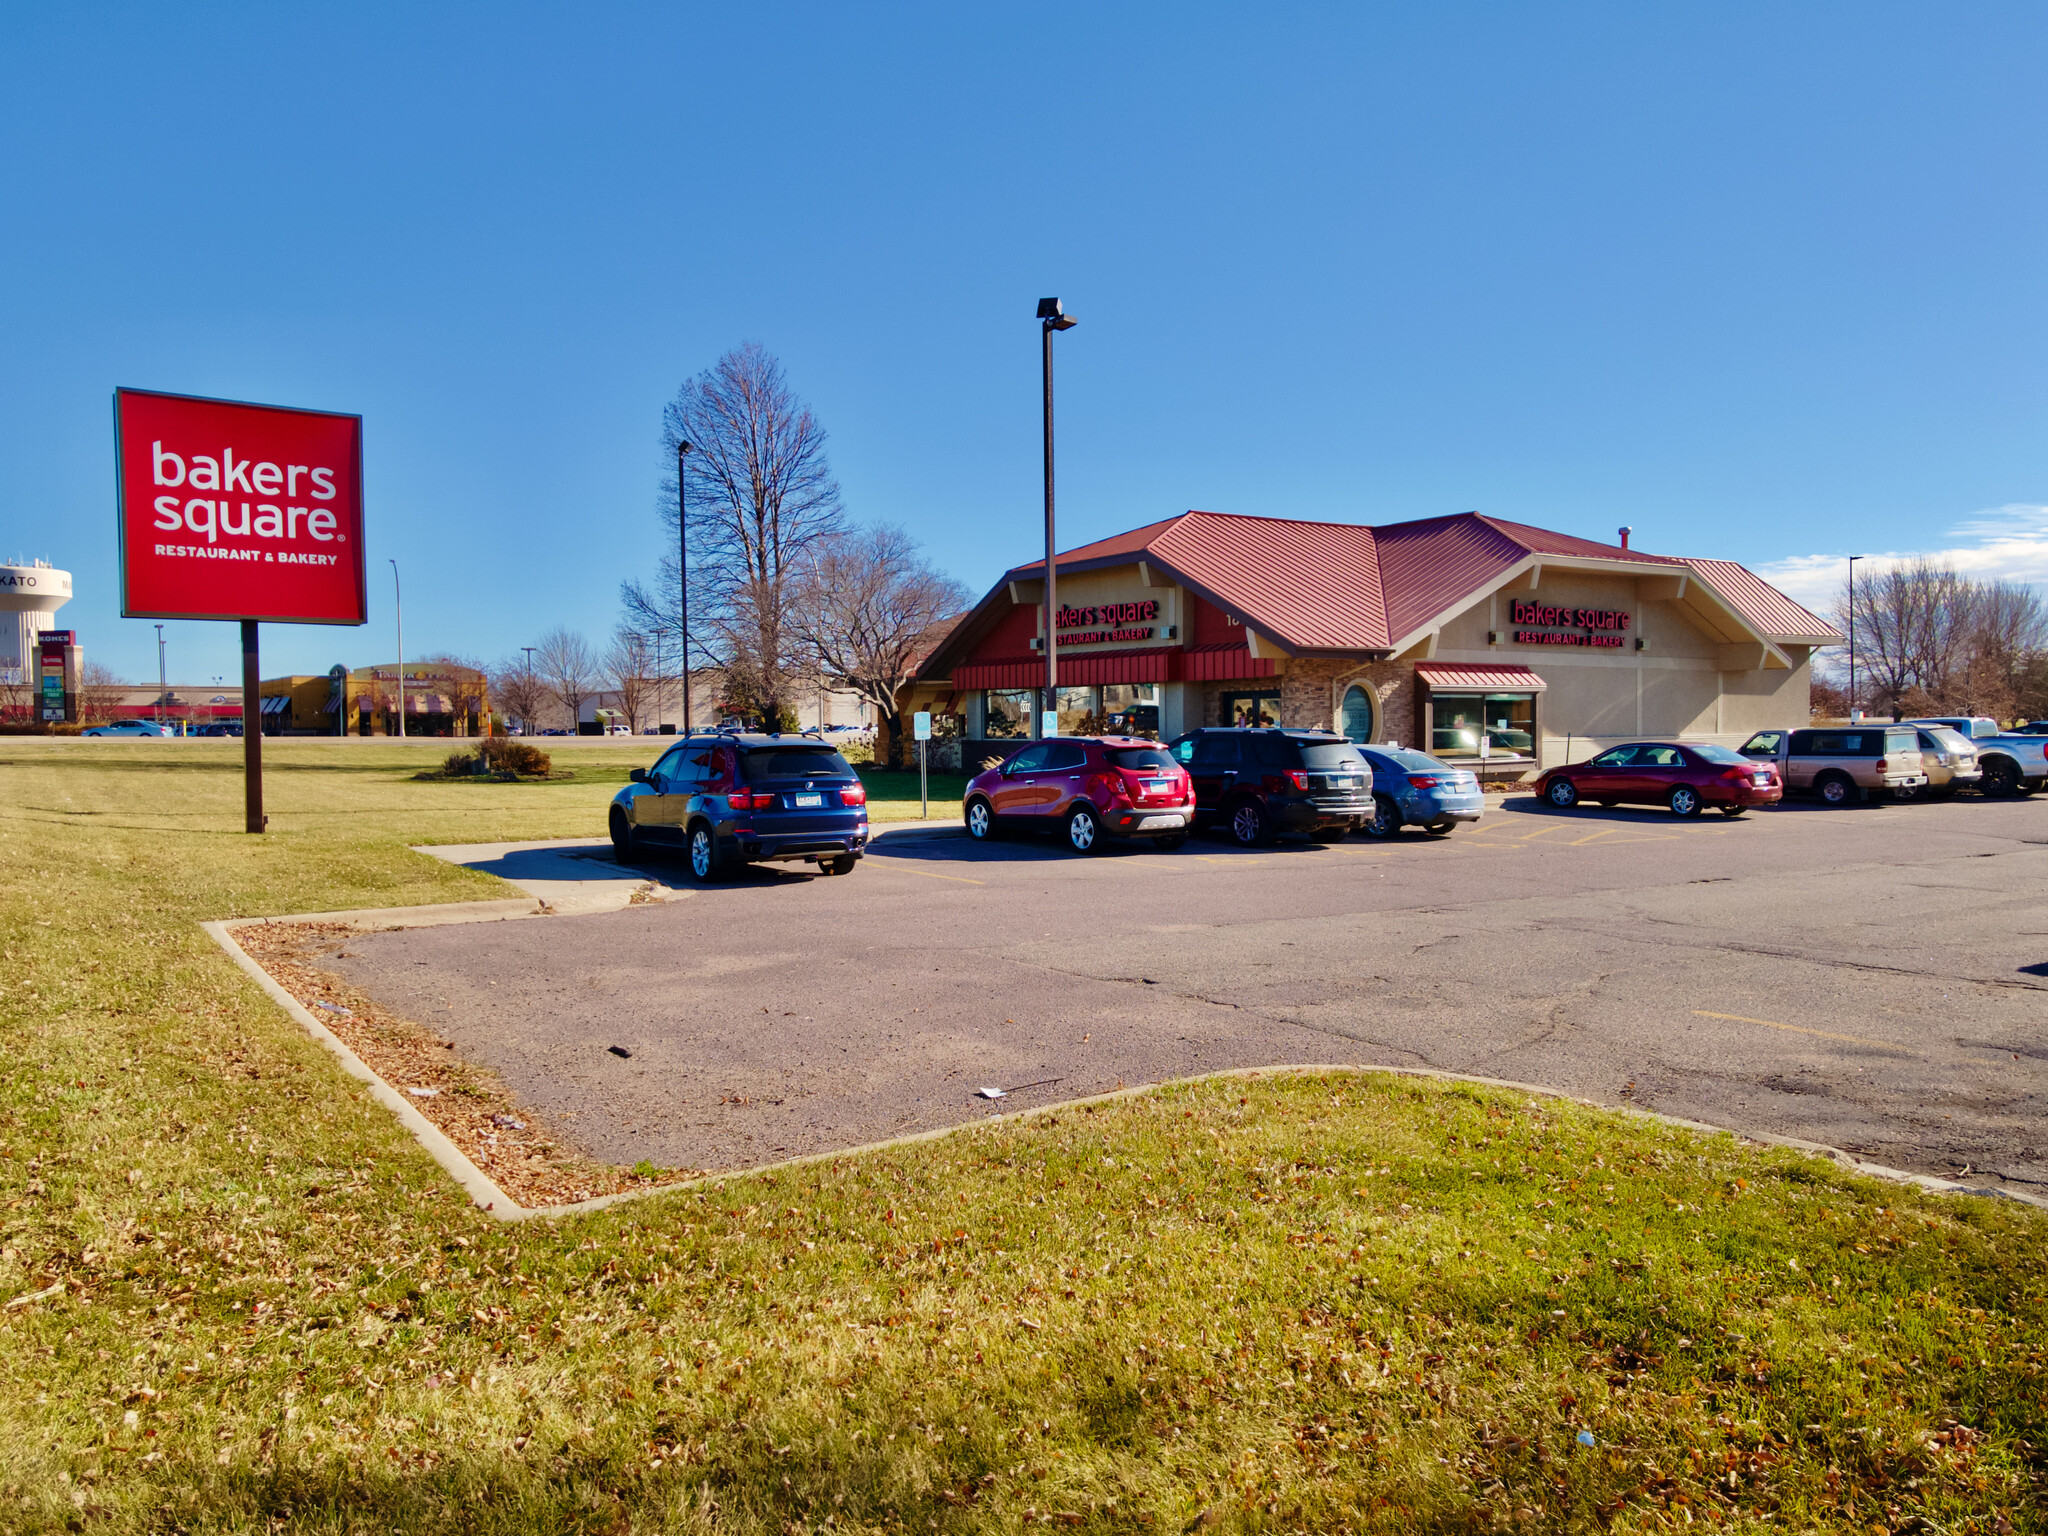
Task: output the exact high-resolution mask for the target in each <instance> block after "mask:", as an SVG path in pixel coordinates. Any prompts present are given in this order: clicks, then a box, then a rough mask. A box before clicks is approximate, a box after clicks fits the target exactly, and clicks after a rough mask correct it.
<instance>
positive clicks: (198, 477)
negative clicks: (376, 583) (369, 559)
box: [114, 389, 369, 624]
mask: <svg viewBox="0 0 2048 1536" xmlns="http://www.w3.org/2000/svg"><path fill="white" fill-rule="evenodd" d="M114 422H115V433H116V438H117V451H118V455H119V458H118V463H119V472H120V496H119V504H120V547H121V613H122V616H123V617H124V618H171V619H257V620H268V621H272V622H284V623H295V624H361V623H363V622H364V621H365V620H366V619H367V618H368V617H369V613H368V608H367V602H366V593H365V590H364V571H363V428H362V418H361V417H359V416H343V415H335V414H332V413H329V412H325V411H300V410H287V409H285V408H283V407H280V406H270V405H244V404H241V403H239V402H237V401H230V400H202V399H195V398H193V397H192V396H189V395H163V394H153V393H150V392H149V391H146V390H135V389H123V390H118V391H116V392H115V395H114Z"/></svg>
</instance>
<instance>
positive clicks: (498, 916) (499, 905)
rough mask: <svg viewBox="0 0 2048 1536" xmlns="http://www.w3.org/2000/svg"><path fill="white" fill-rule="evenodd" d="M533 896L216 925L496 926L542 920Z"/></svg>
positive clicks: (238, 920)
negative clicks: (525, 919)
mask: <svg viewBox="0 0 2048 1536" xmlns="http://www.w3.org/2000/svg"><path fill="white" fill-rule="evenodd" d="M543 905H544V903H543V902H542V901H541V900H540V898H539V897H536V896H508V897H505V898H503V899H501V900H498V901H449V902H443V903H441V904H440V905H438V906H432V907H359V908H357V909H356V910H355V911H353V912H291V913H287V914H285V915H284V916H282V917H230V918H224V919H222V920H221V921H220V922H219V924H218V925H215V924H211V923H202V924H201V925H200V926H201V927H203V928H207V929H209V930H210V929H212V928H213V927H215V926H219V927H220V928H221V929H223V930H224V931H228V932H232V931H233V930H235V929H237V928H246V927H248V926H249V925H250V924H252V923H342V924H345V925H347V926H348V927H350V928H357V929H360V930H361V931H363V932H364V933H382V932H384V931H386V930H387V929H392V928H438V927H441V926H442V925H443V924H446V923H498V922H503V921H505V920H506V919H507V918H513V917H545V916H547V914H546V913H545V912H543V911H542V910H541V908H542V906H543Z"/></svg>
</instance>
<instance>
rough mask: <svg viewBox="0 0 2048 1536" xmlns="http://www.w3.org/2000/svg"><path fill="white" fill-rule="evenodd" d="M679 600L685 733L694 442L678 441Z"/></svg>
mask: <svg viewBox="0 0 2048 1536" xmlns="http://www.w3.org/2000/svg"><path fill="white" fill-rule="evenodd" d="M676 601H677V603H678V604H679V610H678V611H679V612H680V614H681V616H682V621H683V735H684V736H688V735H689V734H690V445H689V444H688V443H686V442H682V441H678V442H677V443H676Z"/></svg>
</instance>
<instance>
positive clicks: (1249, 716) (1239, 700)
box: [1220, 688, 1280, 725]
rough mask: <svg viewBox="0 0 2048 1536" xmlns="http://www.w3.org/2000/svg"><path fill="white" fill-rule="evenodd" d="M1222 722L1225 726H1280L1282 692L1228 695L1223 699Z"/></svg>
mask: <svg viewBox="0 0 2048 1536" xmlns="http://www.w3.org/2000/svg"><path fill="white" fill-rule="evenodd" d="M1221 702H1222V709H1221V711H1220V714H1221V722H1220V723H1222V724H1224V725H1278V724H1279V723H1280V691H1279V690H1278V689H1277V688H1276V689H1274V690H1273V691H1272V692H1270V693H1226V694H1224V695H1223V698H1222V701H1221Z"/></svg>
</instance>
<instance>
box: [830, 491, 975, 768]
mask: <svg viewBox="0 0 2048 1536" xmlns="http://www.w3.org/2000/svg"><path fill="white" fill-rule="evenodd" d="M794 599H795V600H794V601H793V602H792V604H791V616H792V618H793V620H794V626H795V628H796V630H797V632H798V634H800V635H801V636H802V639H803V644H804V648H805V649H806V650H807V651H808V652H809V653H810V657H811V660H812V662H813V665H814V666H815V667H816V669H817V670H818V671H819V672H820V673H822V674H823V676H824V679H825V681H826V682H827V683H828V684H829V685H830V686H832V687H834V688H839V689H844V690H845V691H847V692H849V693H853V694H857V695H858V696H859V697H861V698H862V699H865V700H866V701H867V702H868V703H869V704H871V705H873V706H874V709H875V712H876V715H877V716H878V717H879V723H880V725H881V727H882V736H883V739H884V740H885V742H886V744H887V745H886V754H887V759H888V761H889V762H890V763H891V764H892V765H900V763H901V762H902V756H903V744H902V743H903V731H902V723H903V720H902V712H901V710H900V709H899V708H898V705H897V692H898V690H899V689H901V688H902V686H903V685H904V684H905V683H907V682H909V681H910V676H911V674H912V673H913V672H914V671H915V670H916V668H917V664H918V663H919V662H920V661H922V660H923V659H924V657H925V655H926V653H927V652H929V651H930V650H931V648H932V647H933V646H934V645H936V644H937V643H938V642H939V640H940V639H942V638H943V637H944V634H945V631H946V628H947V627H948V624H949V622H950V621H951V620H952V619H953V618H955V617H956V616H957V615H958V614H960V613H961V612H962V611H963V610H965V609H966V607H967V605H968V603H969V601H970V595H969V593H968V591H967V589H966V588H965V587H963V586H962V585H961V584H960V583H959V582H957V581H955V580H954V579H953V578H952V577H950V576H947V575H945V574H944V573H942V572H940V571H937V570H935V569H933V568H932V566H931V565H930V564H928V563H927V562H926V561H925V560H924V558H923V557H922V556H920V555H919V554H918V552H917V542H916V541H915V540H914V539H912V538H911V537H910V535H909V534H907V533H905V532H904V531H903V530H902V529H901V528H896V527H892V526H890V525H888V524H886V523H885V524H878V525H876V526H875V527H872V528H863V529H860V530H858V531H856V532H852V533H843V534H839V535H836V536H835V537H833V538H831V539H827V540H823V541H821V542H820V543H819V544H818V545H817V546H816V549H815V552H814V555H813V558H812V559H811V561H810V562H809V563H808V565H807V566H806V568H805V571H804V579H803V581H802V582H801V584H800V585H798V586H797V587H796V588H795V591H794Z"/></svg>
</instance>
